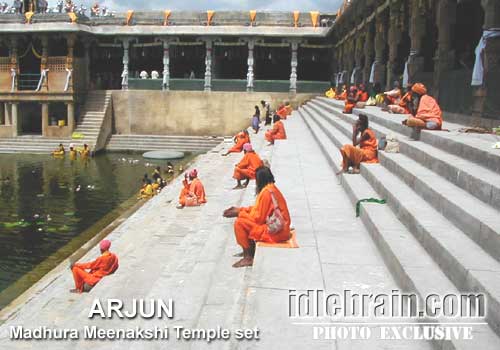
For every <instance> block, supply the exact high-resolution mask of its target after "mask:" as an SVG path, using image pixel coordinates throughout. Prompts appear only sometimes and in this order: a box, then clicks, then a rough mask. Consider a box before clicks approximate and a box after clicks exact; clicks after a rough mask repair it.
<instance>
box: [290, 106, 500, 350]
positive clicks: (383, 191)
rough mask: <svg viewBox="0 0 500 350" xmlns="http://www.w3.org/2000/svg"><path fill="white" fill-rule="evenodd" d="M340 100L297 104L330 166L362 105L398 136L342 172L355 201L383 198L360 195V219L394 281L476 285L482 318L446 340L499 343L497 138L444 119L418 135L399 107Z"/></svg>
mask: <svg viewBox="0 0 500 350" xmlns="http://www.w3.org/2000/svg"><path fill="white" fill-rule="evenodd" d="M342 109H343V104H342V103H340V102H338V101H334V100H329V99H326V98H316V99H314V100H312V101H310V102H308V103H307V104H306V105H304V106H302V107H301V108H300V109H299V113H300V115H301V118H302V119H303V121H304V122H305V124H306V125H307V127H308V128H309V130H310V131H311V132H312V134H313V135H314V137H315V139H316V141H317V143H318V145H319V146H320V148H321V150H322V153H323V154H324V155H325V156H326V158H327V159H328V161H329V163H330V165H331V167H332V168H333V170H335V171H338V170H339V168H340V164H341V155H340V152H339V149H340V148H341V147H342V145H344V144H348V143H351V142H352V140H351V138H352V125H353V124H354V123H355V121H356V120H357V114H359V113H365V114H367V115H368V117H369V121H370V128H371V129H372V130H374V131H375V132H376V134H377V137H378V138H380V137H381V136H385V135H389V134H391V135H394V136H396V138H397V139H398V141H399V144H400V153H385V152H383V151H381V152H379V159H380V164H362V166H361V175H360V176H359V175H349V174H344V175H342V178H341V180H340V182H341V184H342V186H343V187H344V189H345V190H346V192H347V193H348V195H349V197H350V198H351V201H352V203H353V204H354V203H356V202H357V201H359V200H361V199H366V198H380V199H386V200H387V204H386V205H380V204H363V205H362V209H361V219H362V221H363V222H364V224H365V226H366V228H367V229H368V231H369V232H370V234H371V236H372V238H373V240H374V241H375V242H376V244H377V246H378V248H379V250H380V251H381V253H382V255H383V257H384V260H385V262H386V264H387V266H388V267H389V269H390V270H391V272H392V274H393V275H394V276H395V278H396V280H397V281H398V284H399V285H400V286H402V287H404V289H406V290H409V291H414V292H417V293H418V294H419V295H420V296H422V297H425V296H426V295H428V294H430V293H439V294H443V295H444V294H450V293H458V292H462V293H467V292H474V293H483V294H484V295H485V297H486V299H487V310H486V321H487V324H488V326H487V327H482V328H481V331H480V332H479V334H476V336H475V338H474V339H475V341H474V342H472V343H467V342H458V341H452V342H450V344H449V345H451V347H450V348H455V349H479V348H481V349H498V348H500V340H499V338H498V335H500V235H499V233H500V215H499V214H500V212H499V210H500V176H499V174H498V172H499V171H500V151H499V150H494V149H492V147H491V145H492V143H494V142H497V141H498V138H497V137H496V136H494V135H471V134H465V133H462V132H459V131H458V130H459V129H460V128H463V127H464V126H463V125H458V124H454V123H446V122H445V123H444V126H443V127H444V128H446V129H449V132H448V131H425V130H424V131H422V133H421V137H420V140H419V141H415V140H413V139H411V138H410V137H409V135H410V131H411V130H410V129H409V128H407V127H405V126H403V125H402V124H401V121H402V120H403V119H404V118H405V117H404V116H402V115H394V114H388V113H386V112H382V111H381V110H380V109H379V108H377V107H367V108H365V109H355V110H354V114H353V115H347V114H343V113H342ZM458 321H462V322H464V320H460V319H459V318H458V319H456V321H455V322H458ZM439 322H443V320H439ZM446 322H450V321H449V320H448V319H447V321H446Z"/></svg>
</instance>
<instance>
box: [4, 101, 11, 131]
mask: <svg viewBox="0 0 500 350" xmlns="http://www.w3.org/2000/svg"><path fill="white" fill-rule="evenodd" d="M3 110H4V116H5V125H12V105H11V104H9V103H7V102H5V103H4V104H3Z"/></svg>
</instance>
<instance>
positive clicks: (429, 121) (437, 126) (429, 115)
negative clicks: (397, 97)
mask: <svg viewBox="0 0 500 350" xmlns="http://www.w3.org/2000/svg"><path fill="white" fill-rule="evenodd" d="M411 91H412V96H413V99H414V100H415V102H414V105H415V109H416V113H415V116H412V115H410V117H409V118H408V119H406V120H404V121H403V125H406V126H409V127H412V128H415V129H416V130H420V129H427V130H441V127H442V125H443V112H442V111H441V108H440V107H439V105H438V103H437V101H436V100H435V99H434V98H433V97H431V96H429V95H427V88H426V87H425V85H424V84H421V83H416V84H414V85H413V86H412V88H411Z"/></svg>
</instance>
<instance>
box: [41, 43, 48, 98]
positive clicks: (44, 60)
mask: <svg viewBox="0 0 500 350" xmlns="http://www.w3.org/2000/svg"><path fill="white" fill-rule="evenodd" d="M41 39H42V58H41V59H40V72H43V71H44V70H45V69H47V68H48V61H49V37H48V36H45V35H44V36H42V38H41ZM49 74H50V72H48V73H47V77H46V78H45V80H44V81H43V83H42V86H41V87H40V91H43V90H45V91H48V90H49Z"/></svg>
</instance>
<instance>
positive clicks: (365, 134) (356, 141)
mask: <svg viewBox="0 0 500 350" xmlns="http://www.w3.org/2000/svg"><path fill="white" fill-rule="evenodd" d="M358 134H360V136H359V137H358ZM377 144H378V142H377V138H376V137H375V133H374V132H373V130H371V129H369V128H368V117H367V116H366V115H365V114H360V115H359V117H358V121H357V122H356V124H354V125H353V129H352V145H344V146H343V147H342V148H341V149H340V153H341V154H342V169H341V170H340V171H339V172H338V173H337V175H339V174H340V173H342V172H347V171H348V169H349V167H350V166H352V168H353V173H354V174H359V167H360V164H361V163H362V162H363V163H378V154H377ZM358 145H359V148H358V147H356V146H358Z"/></svg>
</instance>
